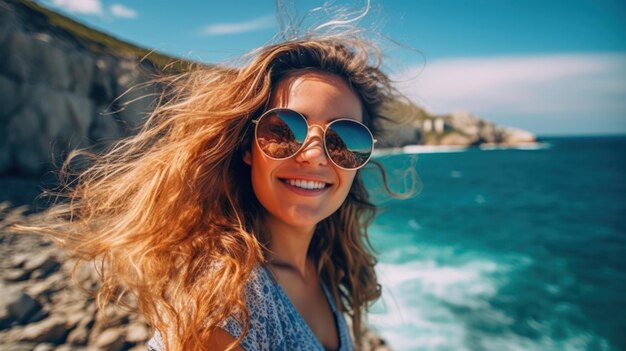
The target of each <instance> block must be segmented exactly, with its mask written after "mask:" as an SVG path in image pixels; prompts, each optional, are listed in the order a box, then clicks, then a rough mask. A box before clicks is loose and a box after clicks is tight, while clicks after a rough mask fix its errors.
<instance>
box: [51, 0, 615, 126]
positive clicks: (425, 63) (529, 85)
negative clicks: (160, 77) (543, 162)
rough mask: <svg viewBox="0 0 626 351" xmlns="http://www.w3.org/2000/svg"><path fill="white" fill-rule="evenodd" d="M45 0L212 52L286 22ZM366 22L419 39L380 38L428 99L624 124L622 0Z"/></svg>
mask: <svg viewBox="0 0 626 351" xmlns="http://www.w3.org/2000/svg"><path fill="white" fill-rule="evenodd" d="M39 2H40V3H42V4H44V5H45V6H47V7H50V8H53V9H56V10H60V11H61V12H63V13H64V14H66V15H69V16H70V17H73V18H75V19H77V20H79V21H81V22H83V23H86V24H88V25H90V26H92V27H95V28H97V29H100V30H103V31H105V32H107V33H110V34H113V35H115V36H117V37H119V38H121V39H124V40H127V41H130V42H133V43H135V44H138V45H140V46H143V47H147V48H152V49H156V50H159V51H162V52H165V53H169V54H172V55H176V56H180V57H184V58H190V59H194V60H200V61H205V62H217V63H219V62H230V60H231V59H232V58H236V57H238V56H239V55H241V54H243V53H245V52H247V51H249V50H251V49H253V48H255V47H258V46H260V45H263V44H266V43H268V42H270V41H271V40H272V39H273V37H274V35H275V34H276V32H277V30H278V26H277V25H276V20H275V12H276V11H275V8H276V4H275V2H274V1H269V0H267V1H265V0H258V1H243V0H229V1H186V2H180V3H176V2H174V1H146V0H111V1H109V0H40V1H39ZM285 2H286V1H285ZM295 2H297V6H296V5H293V4H289V3H288V2H286V3H287V4H288V5H293V6H292V7H296V11H297V13H298V14H299V16H302V15H304V14H305V13H307V12H308V11H309V10H311V9H313V8H316V7H320V6H322V5H323V4H324V3H325V2H324V1H314V0H304V1H303V0H299V1H294V3H295ZM181 4H184V5H181ZM333 4H334V5H338V6H342V5H345V6H349V7H351V8H353V9H354V8H355V4H357V5H356V8H357V9H358V8H362V7H363V6H361V5H364V4H366V2H365V1H361V2H359V1H334V2H333ZM310 22H312V23H314V20H312V21H310ZM362 24H363V26H364V27H366V28H370V29H371V28H376V29H377V31H378V32H379V33H381V34H383V35H386V36H388V37H390V38H392V39H394V40H396V41H398V42H400V43H401V44H403V45H406V46H408V47H412V48H414V50H411V49H407V48H402V47H400V46H397V45H392V44H391V42H389V41H387V42H383V43H382V46H383V49H384V51H385V53H386V56H387V64H386V66H385V67H386V69H387V71H388V73H389V74H390V75H392V76H393V77H394V78H395V79H396V80H398V81H400V83H399V87H400V88H401V89H402V90H403V91H404V92H405V93H406V94H407V95H408V96H409V97H411V98H412V99H413V100H414V101H415V102H416V103H418V104H419V105H420V106H423V107H425V108H426V109H428V110H429V111H432V112H435V113H446V112H451V111H456V110H466V111H471V112H473V113H475V114H476V115H478V116H480V117H483V118H486V119H489V120H492V121H494V122H496V123H498V124H503V125H509V126H513V127H518V128H523V129H527V130H530V131H532V132H534V133H537V134H539V135H557V134H615V133H621V134H624V133H626V2H625V1H623V0H610V1H609V0H568V1H564V0H551V1H550V0H544V1H537V0H524V1H501V0H473V1H461V0H457V1H452V0H413V1H408V0H407V1H391V0H380V1H372V2H371V10H370V11H369V13H368V15H367V16H366V17H365V18H364V20H363V21H362Z"/></svg>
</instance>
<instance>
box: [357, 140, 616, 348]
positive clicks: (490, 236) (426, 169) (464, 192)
mask: <svg viewBox="0 0 626 351" xmlns="http://www.w3.org/2000/svg"><path fill="white" fill-rule="evenodd" d="M542 141H543V144H542V146H541V147H538V148H536V149H532V150H529V149H494V150H480V149H469V150H467V151H463V152H437V153H423V154H418V155H416V156H415V155H408V154H403V153H396V154H388V155H379V156H377V157H376V158H377V160H378V161H379V162H380V163H382V164H383V165H384V166H385V167H386V168H387V169H388V170H390V175H391V176H392V177H393V179H395V180H396V181H400V182H401V181H402V180H401V178H402V170H406V167H408V166H410V164H411V159H413V160H414V161H416V162H415V164H414V167H416V169H417V171H418V174H419V176H420V182H421V192H420V193H419V194H418V195H417V196H416V197H414V198H411V199H409V200H403V201H398V200H392V201H382V200H381V199H380V198H376V201H377V202H378V204H379V205H380V206H381V207H382V209H383V211H382V212H381V213H380V214H379V215H378V217H377V219H376V221H375V223H374V224H373V225H372V227H371V228H370V236H371V241H372V245H373V247H374V249H375V250H376V251H377V257H378V265H377V273H378V276H379V280H380V283H381V285H382V287H383V296H382V298H381V299H380V300H379V301H378V302H376V303H375V304H374V305H373V306H372V308H371V311H370V313H369V315H368V324H369V325H370V326H371V327H373V328H374V329H375V330H377V331H378V333H380V334H381V335H382V336H383V338H384V339H386V340H387V341H388V342H389V344H390V346H391V347H392V348H393V349H394V350H396V351H403V350H626V136H615V137H568V138H545V139H543V140H542ZM372 174H373V173H372ZM372 174H370V173H368V172H366V173H365V174H364V176H365V179H366V183H368V184H369V185H370V187H371V188H374V189H375V188H376V187H379V183H380V182H379V181H377V179H376V178H375V177H374V176H373V175H372ZM396 185H398V184H396Z"/></svg>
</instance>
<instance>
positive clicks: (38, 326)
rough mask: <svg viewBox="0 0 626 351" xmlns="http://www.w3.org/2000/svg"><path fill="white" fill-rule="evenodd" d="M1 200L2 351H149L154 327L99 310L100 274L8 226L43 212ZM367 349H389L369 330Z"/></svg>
mask: <svg viewBox="0 0 626 351" xmlns="http://www.w3.org/2000/svg"><path fill="white" fill-rule="evenodd" d="M27 210H28V208H27V207H26V206H21V207H13V208H12V207H10V205H9V203H8V202H2V203H0V257H2V259H1V260H0V291H2V293H1V294H0V345H2V347H1V349H2V350H3V351H31V350H34V351H52V350H54V351H70V350H78V351H81V350H88V351H98V350H108V351H122V350H132V351H139V350H146V349H147V346H146V341H147V340H148V339H149V338H150V337H151V336H152V331H151V329H150V328H149V326H148V325H147V324H146V323H145V321H144V319H143V318H142V317H141V316H140V315H139V314H137V313H133V312H132V311H128V310H122V309H121V308H117V307H115V306H109V307H107V309H106V311H104V314H99V313H97V308H96V303H95V300H94V298H93V297H91V296H90V295H89V294H87V293H86V292H85V290H83V289H87V290H93V289H94V288H96V287H97V285H98V276H97V273H96V271H95V269H94V268H93V266H89V265H83V266H81V268H80V269H79V270H78V272H77V274H76V278H77V279H76V281H72V279H71V270H72V267H73V263H74V262H73V261H72V260H71V259H68V257H67V255H65V253H64V252H63V251H62V250H60V249H59V248H57V247H55V245H54V244H53V243H52V242H51V241H50V240H48V239H46V238H44V237H41V236H37V235H29V234H13V233H9V230H8V227H9V226H10V225H12V224H15V223H24V222H28V221H29V220H33V219H35V218H36V217H37V216H40V215H41V214H36V213H35V214H25V212H26V211H27ZM365 346H366V347H365V350H366V351H367V350H378V351H386V350H390V349H389V347H388V346H386V343H385V342H384V340H382V339H381V338H379V337H378V336H377V335H376V334H374V333H372V332H368V333H367V336H366V339H365Z"/></svg>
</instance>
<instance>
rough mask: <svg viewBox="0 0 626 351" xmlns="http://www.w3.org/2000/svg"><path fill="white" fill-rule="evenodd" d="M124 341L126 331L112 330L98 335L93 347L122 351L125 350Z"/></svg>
mask: <svg viewBox="0 0 626 351" xmlns="http://www.w3.org/2000/svg"><path fill="white" fill-rule="evenodd" d="M124 341H125V335H124V329H122V328H111V329H106V330H105V331H103V332H102V333H101V334H100V335H98V337H97V338H96V340H95V342H94V343H93V345H94V346H95V347H99V348H102V349H105V350H109V351H121V350H123V349H124V344H125V342H124Z"/></svg>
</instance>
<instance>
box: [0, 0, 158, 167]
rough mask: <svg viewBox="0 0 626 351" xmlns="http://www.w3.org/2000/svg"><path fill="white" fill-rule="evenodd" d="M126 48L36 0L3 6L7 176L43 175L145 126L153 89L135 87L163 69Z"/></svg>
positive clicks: (1, 92)
mask: <svg viewBox="0 0 626 351" xmlns="http://www.w3.org/2000/svg"><path fill="white" fill-rule="evenodd" d="M78 33H80V34H78ZM112 43H118V44H117V45H114V44H112ZM119 43H121V42H119V41H117V40H116V39H115V38H112V37H109V36H106V35H104V34H102V33H98V32H95V31H93V30H91V29H89V28H87V27H84V26H82V25H80V24H78V23H76V22H74V21H72V20H70V19H68V18H65V17H63V16H60V15H58V14H56V13H54V12H51V11H48V10H45V9H43V8H41V7H39V6H38V5H36V4H35V3H33V2H31V1H13V0H2V1H0V174H17V175H39V174H41V173H42V172H43V171H45V170H47V169H49V168H50V167H51V166H50V160H51V159H53V158H56V159H57V160H59V159H62V158H63V155H64V154H65V153H66V152H67V151H68V150H70V149H73V148H76V147H91V146H104V145H106V144H107V143H110V142H111V141H112V140H115V139H118V138H120V137H122V136H125V135H128V134H129V133H131V132H132V131H133V129H134V128H135V127H137V126H138V125H140V124H141V120H142V118H143V117H144V116H145V113H146V112H147V111H148V110H149V105H150V99H140V97H142V96H146V95H148V94H150V93H151V92H152V91H150V88H146V87H144V88H141V89H139V88H136V89H132V90H129V89H130V88H131V87H136V86H138V84H141V83H143V82H146V81H147V80H148V79H150V77H151V74H152V73H153V72H155V71H156V67H157V63H156V62H155V58H154V57H153V58H148V59H144V60H141V58H142V57H143V55H145V54H147V50H142V49H139V48H135V49H134V50H133V49H131V48H132V46H124V45H120V44H119ZM126 45H128V44H126ZM154 56H155V57H156V58H158V59H161V60H162V59H163V56H159V55H154ZM137 99H138V100H137ZM129 101H134V102H133V103H132V104H129V105H128V106H127V107H126V108H124V109H123V108H122V107H124V106H125V105H126V103H127V102H129Z"/></svg>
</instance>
